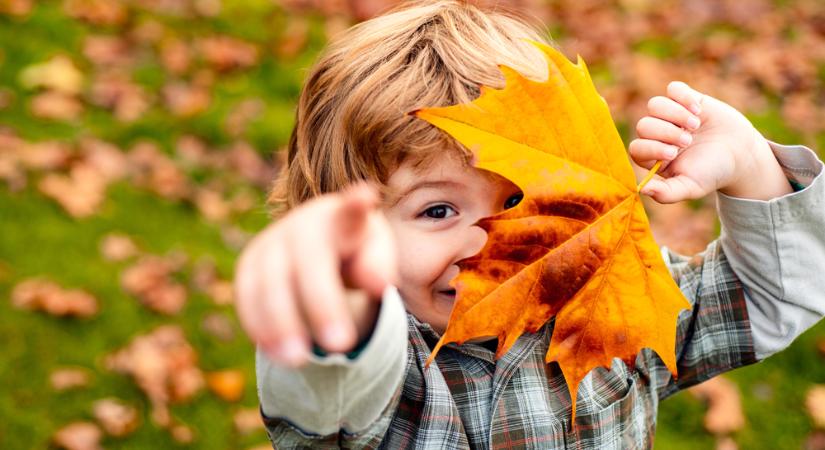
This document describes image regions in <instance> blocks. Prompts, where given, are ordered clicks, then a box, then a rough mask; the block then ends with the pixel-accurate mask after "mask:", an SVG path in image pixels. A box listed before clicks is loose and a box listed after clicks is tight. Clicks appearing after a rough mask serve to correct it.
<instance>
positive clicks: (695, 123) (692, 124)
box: [687, 117, 702, 130]
mask: <svg viewBox="0 0 825 450" xmlns="http://www.w3.org/2000/svg"><path fill="white" fill-rule="evenodd" d="M701 124H702V122H701V121H700V120H699V118H698V117H691V118H689V119H688V121H687V126H688V128H690V129H691V130H695V129H697V128H699V125H701Z"/></svg>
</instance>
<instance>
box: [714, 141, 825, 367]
mask: <svg viewBox="0 0 825 450" xmlns="http://www.w3.org/2000/svg"><path fill="white" fill-rule="evenodd" d="M773 149H774V153H775V154H776V160H777V161H778V162H777V165H780V166H781V167H782V170H783V176H786V179H787V178H790V179H793V180H794V181H796V182H798V183H799V184H801V185H802V186H805V188H804V189H803V190H801V191H800V192H795V193H793V194H790V195H783V196H780V197H778V198H774V199H771V200H768V201H762V200H758V199H747V198H734V197H731V196H728V195H725V194H724V193H722V194H721V195H719V203H718V206H719V217H720V220H721V221H722V235H721V237H720V241H721V244H722V247H723V249H724V251H725V254H726V255H727V258H728V259H729V261H730V265H731V267H732V268H733V270H734V271H735V273H736V274H737V276H738V277H739V278H740V279H741V281H742V284H743V285H744V286H745V293H746V295H747V307H748V315H749V316H750V321H751V326H752V332H753V341H754V347H755V350H756V354H757V357H758V358H760V359H762V358H765V357H767V356H769V355H771V354H773V353H775V352H776V351H779V350H781V349H783V348H785V347H787V346H788V345H789V344H790V343H791V342H792V341H793V339H795V338H796V337H797V336H798V335H799V334H801V333H802V332H803V331H805V330H806V329H807V328H808V327H810V326H811V325H813V324H814V323H816V322H817V321H818V320H819V319H820V318H822V316H823V315H825V278H823V277H822V275H821V274H822V271H823V269H825V234H823V232H822V230H825V181H823V179H822V177H823V174H822V163H821V162H819V161H818V160H817V158H816V156H815V155H814V154H813V152H811V151H810V150H807V149H805V148H802V147H784V146H779V145H776V144H773ZM786 182H787V181H786Z"/></svg>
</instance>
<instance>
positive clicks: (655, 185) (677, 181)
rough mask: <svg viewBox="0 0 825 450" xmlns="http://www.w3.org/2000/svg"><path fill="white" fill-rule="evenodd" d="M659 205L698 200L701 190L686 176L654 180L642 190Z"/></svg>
mask: <svg viewBox="0 0 825 450" xmlns="http://www.w3.org/2000/svg"><path fill="white" fill-rule="evenodd" d="M641 193H642V194H645V195H648V196H650V197H651V198H652V199H653V200H656V201H657V202H659V203H676V202H679V201H682V200H686V199H691V198H698V197H700V196H701V195H699V194H697V193H701V188H700V187H699V185H697V184H696V182H695V181H693V180H692V179H690V178H688V177H686V176H684V175H676V176H674V177H670V178H661V177H657V178H652V179H650V181H648V182H647V184H646V185H645V187H644V188H642V190H641Z"/></svg>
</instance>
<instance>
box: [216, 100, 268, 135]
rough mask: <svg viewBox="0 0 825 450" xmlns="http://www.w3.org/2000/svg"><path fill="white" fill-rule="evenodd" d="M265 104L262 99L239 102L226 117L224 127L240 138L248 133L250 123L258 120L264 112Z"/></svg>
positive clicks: (230, 133)
mask: <svg viewBox="0 0 825 450" xmlns="http://www.w3.org/2000/svg"><path fill="white" fill-rule="evenodd" d="M265 106H266V105H265V104H264V102H263V101H262V100H261V99H257V98H250V99H246V100H243V101H241V102H239V103H238V104H237V105H235V107H233V108H232V110H231V111H229V113H228V114H227V115H226V119H224V122H223V125H224V129H225V130H226V132H227V133H228V134H229V135H230V136H233V137H238V136H241V135H243V134H244V133H245V132H246V128H247V126H248V125H249V122H251V121H252V120H254V119H255V118H257V117H258V116H260V115H261V113H263V112H264V108H265Z"/></svg>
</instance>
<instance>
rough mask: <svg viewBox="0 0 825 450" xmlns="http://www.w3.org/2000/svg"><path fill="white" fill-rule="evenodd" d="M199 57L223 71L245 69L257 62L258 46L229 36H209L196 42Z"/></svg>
mask: <svg viewBox="0 0 825 450" xmlns="http://www.w3.org/2000/svg"><path fill="white" fill-rule="evenodd" d="M197 48H198V50H199V51H200V54H201V57H203V59H204V60H205V61H206V62H207V64H209V65H211V66H212V67H214V68H215V69H217V70H219V71H222V72H225V71H229V70H233V69H245V68H248V67H251V66H254V65H255V64H257V63H258V47H257V46H255V45H254V44H251V43H249V42H245V41H242V40H240V39H237V38H233V37H230V36H211V37H207V38H202V39H200V40H199V41H198V42H197Z"/></svg>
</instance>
